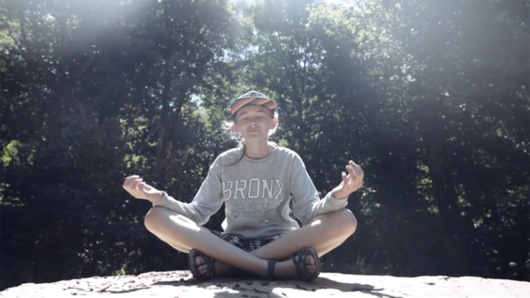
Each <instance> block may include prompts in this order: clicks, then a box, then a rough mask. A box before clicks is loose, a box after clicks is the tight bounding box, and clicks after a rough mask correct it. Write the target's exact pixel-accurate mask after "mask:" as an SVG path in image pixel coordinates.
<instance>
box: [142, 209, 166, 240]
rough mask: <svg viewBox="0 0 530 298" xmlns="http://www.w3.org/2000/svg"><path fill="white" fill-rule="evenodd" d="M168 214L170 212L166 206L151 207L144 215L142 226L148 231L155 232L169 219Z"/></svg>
mask: <svg viewBox="0 0 530 298" xmlns="http://www.w3.org/2000/svg"><path fill="white" fill-rule="evenodd" d="M170 216H171V214H170V212H169V210H167V209H166V208H163V207H153V208H151V209H150V210H149V212H147V214H146V215H145V218H144V226H145V228H146V229H147V230H148V231H149V232H151V233H153V234H156V233H157V232H159V231H160V230H162V229H163V228H164V223H166V222H167V221H168V220H169V217H170Z"/></svg>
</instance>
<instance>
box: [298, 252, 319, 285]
mask: <svg viewBox="0 0 530 298" xmlns="http://www.w3.org/2000/svg"><path fill="white" fill-rule="evenodd" d="M308 256H312V257H313V259H314V260H315V266H316V270H315V272H314V273H311V272H309V270H308V269H307V262H306V258H307V257H308ZM293 263H294V266H295V267H296V272H297V274H298V277H299V278H301V279H303V280H313V279H315V278H316V277H317V276H318V275H319V274H320V263H319V259H318V254H317V252H316V251H315V249H314V248H312V247H304V248H302V249H301V250H299V251H298V252H296V253H294V254H293Z"/></svg>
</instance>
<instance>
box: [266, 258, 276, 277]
mask: <svg viewBox="0 0 530 298" xmlns="http://www.w3.org/2000/svg"><path fill="white" fill-rule="evenodd" d="M276 262H277V260H269V262H268V264H267V278H268V279H269V280H273V279H274V267H275V266H276Z"/></svg>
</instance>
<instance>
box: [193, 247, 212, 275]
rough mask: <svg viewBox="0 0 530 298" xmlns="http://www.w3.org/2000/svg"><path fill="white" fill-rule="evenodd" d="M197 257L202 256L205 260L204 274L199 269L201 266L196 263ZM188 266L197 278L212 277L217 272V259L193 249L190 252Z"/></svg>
mask: <svg viewBox="0 0 530 298" xmlns="http://www.w3.org/2000/svg"><path fill="white" fill-rule="evenodd" d="M197 257H202V259H203V260H204V264H205V265H206V273H204V274H202V273H201V272H200V271H199V267H198V266H197V265H196V264H195V259H196V258H197ZM188 266H189V269H190V271H191V273H192V274H193V276H195V278H198V279H208V278H212V277H214V276H215V274H216V273H215V260H214V259H213V258H211V257H209V256H207V255H205V254H204V253H202V252H200V251H198V250H196V249H192V250H191V251H190V252H189V255H188Z"/></svg>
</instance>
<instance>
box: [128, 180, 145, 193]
mask: <svg viewBox="0 0 530 298" xmlns="http://www.w3.org/2000/svg"><path fill="white" fill-rule="evenodd" d="M142 181H143V180H142V179H140V178H137V179H136V180H135V181H134V182H133V184H132V186H131V188H132V189H133V190H135V191H140V190H139V189H138V185H139V184H140V183H141V182H142Z"/></svg>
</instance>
